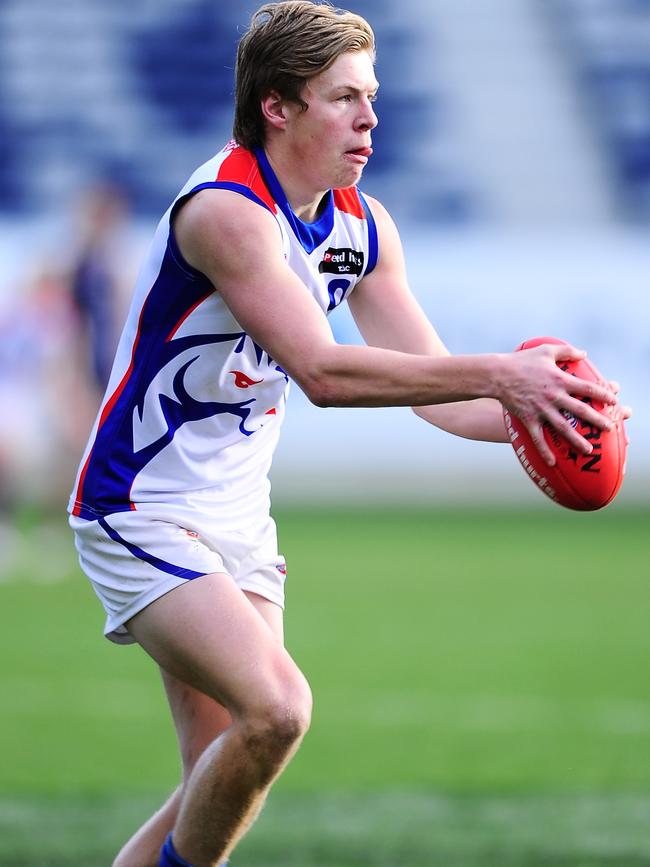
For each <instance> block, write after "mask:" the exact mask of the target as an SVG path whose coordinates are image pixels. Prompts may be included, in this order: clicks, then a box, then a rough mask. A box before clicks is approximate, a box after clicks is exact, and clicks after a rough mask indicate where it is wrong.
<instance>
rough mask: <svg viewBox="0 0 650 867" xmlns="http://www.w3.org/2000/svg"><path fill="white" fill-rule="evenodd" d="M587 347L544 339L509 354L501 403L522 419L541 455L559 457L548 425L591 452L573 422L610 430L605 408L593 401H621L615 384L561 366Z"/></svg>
mask: <svg viewBox="0 0 650 867" xmlns="http://www.w3.org/2000/svg"><path fill="white" fill-rule="evenodd" d="M585 356H586V353H585V352H584V351H583V350H580V349H576V348H575V347H574V346H568V345H565V344H563V345H556V344H543V345H541V346H536V347H534V348H533V349H524V350H520V351H519V352H514V353H511V354H510V355H508V356H507V359H508V364H509V370H508V373H509V376H508V379H507V380H506V381H505V382H504V383H503V384H502V396H501V398H500V399H501V403H502V404H503V405H504V406H505V407H507V408H508V409H509V410H510V411H511V412H513V413H514V414H515V415H516V416H517V417H518V418H520V419H521V421H522V422H523V424H524V425H525V426H526V429H527V430H528V433H529V434H530V436H531V438H532V440H533V443H534V445H535V447H536V448H537V450H538V451H539V453H540V455H541V456H542V458H543V460H544V461H546V463H547V464H548V465H549V466H553V465H554V464H555V457H554V455H553V453H552V451H551V449H550V448H549V446H548V444H547V442H546V439H545V437H544V425H545V424H548V425H550V426H551V427H552V428H554V429H555V430H556V431H557V432H558V433H559V434H560V435H561V436H562V437H564V439H565V440H566V441H567V442H568V443H569V444H570V445H571V446H572V447H573V448H574V449H576V451H578V452H579V453H580V454H584V455H588V454H591V452H592V446H591V443H590V442H589V441H588V440H587V439H585V438H584V437H583V436H581V434H580V433H579V432H578V431H577V430H576V428H575V427H574V426H573V425H574V423H575V418H580V419H582V420H584V421H585V422H587V424H589V425H593V426H594V427H595V428H597V429H598V430H611V428H612V426H613V422H612V419H611V418H610V415H609V413H607V412H598V410H596V409H594V408H593V407H592V406H590V403H588V402H586V400H589V401H597V402H602V403H604V404H605V405H606V407H610V406H611V407H613V406H618V401H617V398H616V392H615V391H614V390H613V389H612V387H611V385H609V384H605V383H602V384H600V383H595V382H589V381H587V380H584V379H580V378H579V377H576V376H572V375H571V374H569V373H567V372H566V371H564V370H562V369H561V367H558V362H562V361H579V360H580V359H582V358H585Z"/></svg>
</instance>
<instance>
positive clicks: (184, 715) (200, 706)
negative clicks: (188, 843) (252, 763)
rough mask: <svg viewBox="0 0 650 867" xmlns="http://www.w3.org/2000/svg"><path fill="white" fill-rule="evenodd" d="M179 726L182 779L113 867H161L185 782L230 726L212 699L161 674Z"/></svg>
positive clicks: (228, 719)
mask: <svg viewBox="0 0 650 867" xmlns="http://www.w3.org/2000/svg"><path fill="white" fill-rule="evenodd" d="M161 674H162V678H163V683H164V685H165V691H166V693H167V698H168V701H169V706H170V710H171V713H172V717H173V720H174V725H175V727H176V732H177V737H178V742H179V748H180V753H181V761H182V768H183V780H182V782H181V784H180V785H179V786H178V787H177V788H176V789H175V790H174V792H173V793H172V794H171V796H170V797H169V798H168V799H167V801H166V802H165V803H164V804H163V806H162V807H161V808H160V809H159V810H158V811H157V812H156V813H154V815H153V816H151V818H150V819H148V820H147V822H145V824H144V825H143V826H142V827H141V828H140V829H139V830H138V831H136V833H135V834H134V835H133V836H132V837H131V838H130V839H129V840H128V841H127V842H126V843H125V844H124V846H123V847H122V849H121V850H120V852H119V854H118V855H117V857H116V859H115V861H114V862H113V867H158V862H159V860H160V850H161V848H162V845H163V843H164V842H165V839H166V837H167V835H168V834H169V833H170V832H171V830H172V828H173V827H174V824H175V822H176V819H177V818H178V810H179V807H180V803H181V797H182V794H183V790H184V786H185V782H186V780H187V778H188V777H189V774H190V772H191V770H192V768H193V767H194V764H195V763H196V759H197V758H198V757H199V756H200V755H201V753H202V752H203V750H204V749H205V748H206V747H207V746H208V744H210V743H212V741H213V740H214V739H215V738H216V737H218V736H219V735H220V734H221V732H223V731H224V730H225V729H226V728H227V727H228V726H229V725H230V714H229V713H228V711H226V710H225V708H223V707H221V705H219V704H218V703H217V702H215V701H213V699H211V698H209V697H208V696H207V695H204V694H203V693H202V692H199V691H198V690H196V689H194V688H193V687H191V686H187V685H186V684H183V683H181V681H178V680H176V679H175V678H172V676H171V675H168V674H167V673H166V672H164V671H161Z"/></svg>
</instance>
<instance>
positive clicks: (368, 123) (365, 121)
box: [359, 99, 379, 129]
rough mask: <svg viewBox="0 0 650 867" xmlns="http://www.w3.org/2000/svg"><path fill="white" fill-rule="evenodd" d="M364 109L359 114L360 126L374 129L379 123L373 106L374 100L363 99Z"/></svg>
mask: <svg viewBox="0 0 650 867" xmlns="http://www.w3.org/2000/svg"><path fill="white" fill-rule="evenodd" d="M362 105H363V111H362V112H361V113H360V116H359V128H360V129H374V128H375V127H376V126H377V124H378V123H379V119H378V118H377V115H376V114H375V110H374V108H373V106H372V102H370V100H369V99H364V100H363V103H362Z"/></svg>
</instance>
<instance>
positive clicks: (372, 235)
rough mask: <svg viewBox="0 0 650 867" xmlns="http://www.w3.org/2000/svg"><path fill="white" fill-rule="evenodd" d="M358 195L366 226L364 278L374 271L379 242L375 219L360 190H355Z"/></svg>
mask: <svg viewBox="0 0 650 867" xmlns="http://www.w3.org/2000/svg"><path fill="white" fill-rule="evenodd" d="M357 192H358V194H359V199H360V200H361V204H362V205H363V210H364V211H365V214H366V225H367V226H368V264H367V265H366V270H365V271H364V273H363V276H364V277H365V276H366V274H370V272H371V271H372V270H373V269H374V267H375V265H376V264H377V256H378V255H379V241H378V239H377V225H376V223H375V218H374V217H373V215H372V211H371V210H370V205H369V204H368V202H367V201H366V199H365V196H364V195H363V193H362V192H361V190H357Z"/></svg>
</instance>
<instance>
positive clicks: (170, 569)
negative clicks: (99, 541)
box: [97, 518, 208, 579]
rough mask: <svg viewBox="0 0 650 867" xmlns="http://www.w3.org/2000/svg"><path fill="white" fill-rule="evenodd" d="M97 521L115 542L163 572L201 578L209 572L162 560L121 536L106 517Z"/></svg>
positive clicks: (181, 576)
mask: <svg viewBox="0 0 650 867" xmlns="http://www.w3.org/2000/svg"><path fill="white" fill-rule="evenodd" d="M97 521H98V523H99V526H100V527H102V529H103V530H104V531H105V532H106V533H108V535H109V536H110V537H111V539H113V541H114V542H119V543H120V545H124V547H125V548H126V549H127V551H130V552H131V554H133V556H134V557H137V558H138V559H139V560H145V561H146V562H147V563H151V565H152V566H154V567H155V568H156V569H160V571H161V572H167V573H168V574H169V575H176V576H177V577H178V578H188V579H191V578H200V577H201V576H202V575H207V574H208V573H207V572H195V571H194V570H193V569H184V568H183V567H182V566H174V564H173V563H168V562H167V561H166V560H161V559H160V557H156V556H155V554H149V552H148V551H145V550H143V549H142V548H138V546H137V545H133V544H132V543H131V542H127V541H126V539H123V538H122V537H121V536H120V534H119V533H118V532H117V530H114V529H113V528H112V527H111V525H110V524H109V523H108V522H107V521H106V519H105V518H98V519H97Z"/></svg>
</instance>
